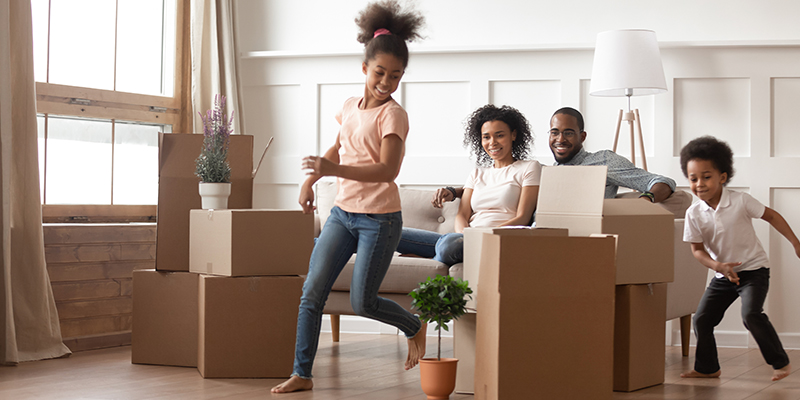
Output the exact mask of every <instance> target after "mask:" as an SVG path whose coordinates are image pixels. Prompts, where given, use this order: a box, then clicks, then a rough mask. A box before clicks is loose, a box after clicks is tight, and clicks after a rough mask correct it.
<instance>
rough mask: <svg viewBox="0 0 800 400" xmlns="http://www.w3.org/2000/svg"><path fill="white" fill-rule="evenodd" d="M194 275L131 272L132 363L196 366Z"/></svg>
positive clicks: (195, 284) (195, 282)
mask: <svg viewBox="0 0 800 400" xmlns="http://www.w3.org/2000/svg"><path fill="white" fill-rule="evenodd" d="M197 277H198V275H197V274H191V273H188V272H159V271H156V270H152V269H150V270H135V271H133V331H132V333H131V336H132V337H131V362H132V363H134V364H157V365H175V366H183V367H196V366H197V313H198V309H197V287H198V286H197V285H198V279H197Z"/></svg>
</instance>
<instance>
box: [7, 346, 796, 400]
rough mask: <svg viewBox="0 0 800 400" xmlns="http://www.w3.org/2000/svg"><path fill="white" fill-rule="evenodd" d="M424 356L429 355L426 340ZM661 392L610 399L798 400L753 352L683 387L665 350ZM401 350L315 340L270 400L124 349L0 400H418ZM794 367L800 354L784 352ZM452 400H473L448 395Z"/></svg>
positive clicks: (84, 355)
mask: <svg viewBox="0 0 800 400" xmlns="http://www.w3.org/2000/svg"><path fill="white" fill-rule="evenodd" d="M442 344H443V349H442V353H443V354H442V355H443V356H452V352H453V346H452V339H446V338H443V340H442ZM427 351H428V354H433V353H434V352H435V351H436V344H435V341H434V340H430V341H429V343H428V348H427ZM665 351H666V360H665V362H666V365H665V367H666V373H665V377H664V379H665V384H663V385H658V386H654V387H651V388H646V389H642V390H638V391H635V392H631V393H620V392H615V393H614V395H613V398H614V399H615V400H617V399H637V400H649V399H670V400H673V399H674V400H677V399H691V400H701V399H702V400H711V399H724V400H737V399H741V400H800V374H798V373H793V374H792V375H790V376H789V377H788V378H786V379H784V380H782V381H780V382H772V381H770V377H771V375H772V370H771V368H770V367H769V366H768V365H767V364H766V363H765V362H764V360H763V358H762V357H761V354H760V353H759V351H758V349H739V348H736V349H734V348H721V349H719V355H720V363H721V365H722V377H721V378H720V379H682V378H681V377H680V373H681V372H682V371H685V370H689V369H691V368H692V365H693V362H694V358H693V357H682V356H681V354H680V347H666V349H665ZM405 352H406V343H405V339H404V338H403V337H402V336H394V335H361V334H343V335H342V341H341V342H339V343H332V342H331V341H330V337H329V336H327V335H322V338H321V339H320V348H319V351H318V353H317V354H318V355H317V362H316V364H315V366H314V374H315V379H314V384H315V388H314V390H313V391H310V392H301V393H292V394H286V395H279V396H278V395H271V394H270V393H269V388H271V387H272V386H274V385H276V384H278V383H280V382H281V380H280V379H203V378H202V377H201V376H200V374H199V373H198V372H197V369H195V368H180V367H164V366H154V365H135V364H131V363H130V347H117V348H111V349H103V350H92V351H85V352H79V353H75V354H73V355H72V356H71V357H68V358H63V359H57V360H45V361H37V362H30V363H23V364H20V365H18V366H15V367H0V398H1V399H123V400H140V399H163V400H166V399H170V400H172V399H186V400H189V399H192V400H193V399H221V398H226V399H263V398H265V397H270V398H272V397H276V398H281V399H287V400H307V399H314V400H331V399H350V400H367V399H370V400H371V399H381V400H383V399H386V400H423V399H425V395H424V394H423V393H422V390H421V389H420V383H419V372H418V371H417V370H416V369H415V370H412V371H404V370H403V366H402V361H403V360H404V359H405ZM788 353H789V357H790V358H791V360H792V365H800V350H793V351H789V352H788ZM450 398H451V399H453V400H465V399H472V398H473V396H471V395H463V394H453V395H452V396H450Z"/></svg>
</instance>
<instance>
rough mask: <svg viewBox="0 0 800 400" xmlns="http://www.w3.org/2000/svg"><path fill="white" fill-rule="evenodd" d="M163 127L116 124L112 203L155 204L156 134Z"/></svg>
mask: <svg viewBox="0 0 800 400" xmlns="http://www.w3.org/2000/svg"><path fill="white" fill-rule="evenodd" d="M165 130H168V129H165V127H164V126H163V125H143V124H136V123H126V122H120V121H117V122H116V125H115V129H114V204H156V203H158V132H164V131H165Z"/></svg>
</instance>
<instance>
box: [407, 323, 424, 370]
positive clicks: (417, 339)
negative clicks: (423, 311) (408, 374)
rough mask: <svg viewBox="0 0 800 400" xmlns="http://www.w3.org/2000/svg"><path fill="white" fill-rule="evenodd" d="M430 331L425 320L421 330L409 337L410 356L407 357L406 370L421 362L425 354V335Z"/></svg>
mask: <svg viewBox="0 0 800 400" xmlns="http://www.w3.org/2000/svg"><path fill="white" fill-rule="evenodd" d="M427 332H428V324H427V323H425V322H423V323H422V327H421V328H419V332H417V334H416V335H414V337H413V338H411V339H408V358H406V371H408V370H410V369H411V368H414V367H415V366H416V365H417V364H419V360H420V359H421V358H422V357H424V356H425V335H426V334H427Z"/></svg>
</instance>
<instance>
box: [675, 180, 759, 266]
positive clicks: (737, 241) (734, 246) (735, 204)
mask: <svg viewBox="0 0 800 400" xmlns="http://www.w3.org/2000/svg"><path fill="white" fill-rule="evenodd" d="M765 210H766V206H764V205H763V204H761V202H759V201H758V200H756V199H754V198H753V196H750V195H749V194H747V193H743V192H737V191H734V190H728V189H727V188H725V187H723V188H722V196H721V198H720V200H719V205H717V209H716V210H714V209H713V208H711V207H710V206H709V205H708V204H706V202H705V201H699V202H697V203H695V204H692V206H691V207H689V209H688V210H686V223H685V224H684V228H683V241H684V242H689V243H700V242H702V243H703V244H704V245H705V248H706V251H708V254H709V255H711V258H713V259H714V260H716V261H719V262H740V261H741V263H742V265H740V266H738V267H736V268H734V272H740V271H752V270H756V269H759V268H769V258H768V257H767V253H766V252H765V251H764V247H763V246H762V245H761V242H760V241H759V240H758V237H756V231H755V229H753V221H752V219H753V218H761V217H762V216H763V215H764V211H765ZM716 276H717V277H718V278H722V277H723V275H722V274H720V273H717V274H716Z"/></svg>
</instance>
